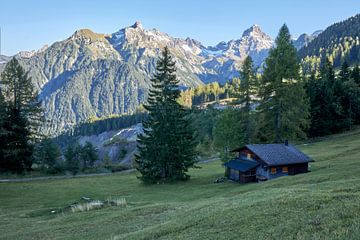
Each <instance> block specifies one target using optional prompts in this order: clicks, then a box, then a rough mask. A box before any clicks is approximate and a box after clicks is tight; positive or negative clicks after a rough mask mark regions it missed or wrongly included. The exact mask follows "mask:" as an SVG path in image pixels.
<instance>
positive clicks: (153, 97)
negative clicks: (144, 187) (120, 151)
mask: <svg viewBox="0 0 360 240" xmlns="http://www.w3.org/2000/svg"><path fill="white" fill-rule="evenodd" d="M175 73H176V69H175V62H174V61H173V60H172V57H171V55H170V52H169V50H168V48H165V49H164V51H163V52H162V56H161V57H160V59H159V60H158V62H157V66H156V73H155V75H154V77H153V78H152V79H151V83H152V88H151V90H150V92H149V96H148V100H147V104H145V105H144V108H145V109H146V110H147V111H148V113H149V115H148V119H147V120H146V121H144V122H143V130H144V133H143V134H140V135H139V136H138V152H139V153H138V155H136V164H137V169H138V171H139V172H140V173H141V177H140V179H141V180H143V181H144V182H149V183H154V182H158V181H166V180H177V179H181V180H185V179H187V178H188V177H189V175H187V174H186V172H187V171H188V169H189V168H190V167H193V166H194V164H195V156H196V153H195V144H194V137H193V131H192V129H191V125H190V120H189V117H188V114H187V111H186V110H185V109H184V107H182V106H181V105H180V104H179V103H178V102H177V99H178V98H179V97H180V90H179V86H178V84H179V81H178V80H177V79H176V75H175Z"/></svg>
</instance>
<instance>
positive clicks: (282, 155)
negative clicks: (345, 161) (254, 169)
mask: <svg viewBox="0 0 360 240" xmlns="http://www.w3.org/2000/svg"><path fill="white" fill-rule="evenodd" d="M244 148H247V149H249V150H250V151H251V152H253V153H254V154H255V155H257V156H258V157H259V158H260V159H261V160H262V161H264V162H265V163H266V164H267V165H269V166H278V165H287V164H297V163H307V162H311V161H313V160H312V159H311V158H310V157H309V156H307V155H306V154H304V153H303V152H301V151H300V150H298V149H297V148H296V147H294V146H293V145H291V144H288V145H286V144H248V145H245V147H242V148H238V149H235V150H233V151H234V152H239V151H241V150H243V149H244Z"/></svg>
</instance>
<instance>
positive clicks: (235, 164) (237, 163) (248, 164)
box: [224, 159, 260, 172]
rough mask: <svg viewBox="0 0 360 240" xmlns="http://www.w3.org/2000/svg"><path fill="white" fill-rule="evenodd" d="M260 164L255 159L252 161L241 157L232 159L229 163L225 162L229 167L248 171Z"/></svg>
mask: <svg viewBox="0 0 360 240" xmlns="http://www.w3.org/2000/svg"><path fill="white" fill-rule="evenodd" d="M259 165H260V164H259V163H258V162H255V161H250V160H240V159H236V160H231V161H229V162H227V163H225V164H224V166H225V167H229V168H232V169H236V170H239V171H241V172H246V171H248V170H250V169H253V168H255V167H257V166H259Z"/></svg>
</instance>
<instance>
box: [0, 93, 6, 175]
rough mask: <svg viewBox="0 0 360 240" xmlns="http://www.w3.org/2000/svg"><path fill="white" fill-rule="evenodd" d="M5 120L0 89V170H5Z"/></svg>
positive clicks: (3, 103)
mask: <svg viewBox="0 0 360 240" xmlns="http://www.w3.org/2000/svg"><path fill="white" fill-rule="evenodd" d="M6 121H7V114H6V105H5V99H4V96H3V94H2V91H1V90H0V172H3V171H5V170H6V165H5V162H4V161H5V157H4V154H5V148H4V147H5V145H6V133H7V131H6V129H5V122H6Z"/></svg>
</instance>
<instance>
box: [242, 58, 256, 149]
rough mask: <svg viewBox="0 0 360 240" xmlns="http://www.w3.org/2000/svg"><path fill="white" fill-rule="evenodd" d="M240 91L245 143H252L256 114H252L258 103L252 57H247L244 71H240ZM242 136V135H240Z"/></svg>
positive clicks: (243, 67)
mask: <svg viewBox="0 0 360 240" xmlns="http://www.w3.org/2000/svg"><path fill="white" fill-rule="evenodd" d="M240 78H241V79H240V80H241V82H240V89H239V97H238V99H239V103H240V104H241V105H243V108H242V112H243V114H242V116H243V118H244V119H243V120H244V127H245V136H244V141H245V143H250V142H251V141H252V138H253V136H254V131H255V130H254V128H255V124H254V114H253V113H252V107H253V104H254V103H256V102H257V101H256V96H257V93H258V91H257V90H258V82H257V78H256V74H255V71H254V66H253V61H252V59H251V57H250V56H248V57H246V59H245V61H244V63H243V66H242V69H241V71H240ZM239 134H240V133H239Z"/></svg>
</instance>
